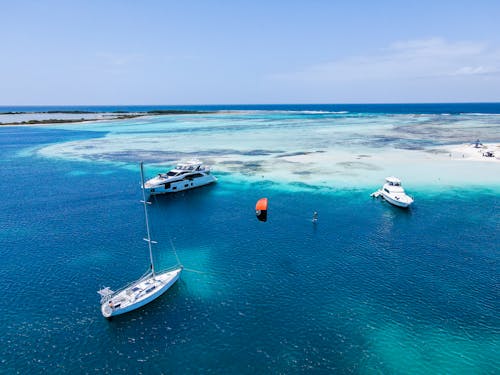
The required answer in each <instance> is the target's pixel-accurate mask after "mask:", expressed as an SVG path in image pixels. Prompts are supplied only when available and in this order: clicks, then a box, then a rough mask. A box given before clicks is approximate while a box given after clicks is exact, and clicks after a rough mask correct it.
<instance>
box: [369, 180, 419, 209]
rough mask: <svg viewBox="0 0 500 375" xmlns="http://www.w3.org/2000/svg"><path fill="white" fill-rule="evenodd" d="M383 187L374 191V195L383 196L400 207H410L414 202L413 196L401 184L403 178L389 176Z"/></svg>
mask: <svg viewBox="0 0 500 375" xmlns="http://www.w3.org/2000/svg"><path fill="white" fill-rule="evenodd" d="M385 181H386V182H385V184H384V186H382V189H380V190H378V191H376V192H374V193H373V194H372V197H375V198H377V197H379V196H382V197H383V198H384V199H385V200H386V201H387V202H389V203H391V204H393V205H395V206H398V207H403V208H406V207H409V206H410V205H411V204H412V203H413V198H412V197H410V196H409V195H407V194H406V193H405V190H404V189H403V187H402V186H401V180H400V179H399V178H396V177H387V178H386V179H385Z"/></svg>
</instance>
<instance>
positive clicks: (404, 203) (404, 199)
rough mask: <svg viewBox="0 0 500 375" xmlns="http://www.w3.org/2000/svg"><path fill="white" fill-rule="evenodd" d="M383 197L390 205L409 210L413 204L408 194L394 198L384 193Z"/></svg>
mask: <svg viewBox="0 0 500 375" xmlns="http://www.w3.org/2000/svg"><path fill="white" fill-rule="evenodd" d="M382 197H383V198H384V199H385V200H386V201H387V202H389V203H390V204H393V205H394V206H397V207H401V208H408V207H410V205H411V204H412V203H413V199H411V198H410V197H409V196H407V195H406V194H403V195H401V194H398V195H395V196H393V195H390V194H387V193H385V192H384V191H382Z"/></svg>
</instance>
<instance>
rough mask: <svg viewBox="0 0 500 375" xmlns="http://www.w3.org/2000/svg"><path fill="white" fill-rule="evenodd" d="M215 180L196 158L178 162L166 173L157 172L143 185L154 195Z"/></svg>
mask: <svg viewBox="0 0 500 375" xmlns="http://www.w3.org/2000/svg"><path fill="white" fill-rule="evenodd" d="M216 181H217V178H216V177H215V176H213V175H212V174H211V173H210V168H209V167H207V166H205V165H203V163H202V162H201V161H199V160H198V159H193V160H189V161H186V162H183V163H179V164H178V165H177V166H176V167H175V168H174V169H172V170H170V171H168V172H167V173H159V174H158V175H157V176H156V177H153V178H151V179H149V180H147V181H146V183H145V184H143V185H144V188H145V189H146V191H147V192H148V193H150V194H152V195H154V194H164V193H176V192H179V191H183V190H188V189H194V188H197V187H200V186H205V185H208V184H211V183H212V182H216Z"/></svg>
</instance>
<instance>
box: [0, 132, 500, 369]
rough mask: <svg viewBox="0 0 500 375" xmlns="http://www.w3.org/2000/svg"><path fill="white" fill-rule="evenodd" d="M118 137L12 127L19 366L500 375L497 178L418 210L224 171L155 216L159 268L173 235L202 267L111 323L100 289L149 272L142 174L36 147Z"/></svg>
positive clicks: (424, 196) (14, 328)
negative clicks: (265, 201)
mask: <svg viewBox="0 0 500 375" xmlns="http://www.w3.org/2000/svg"><path fill="white" fill-rule="evenodd" d="M104 135H105V133H96V132H82V131H76V130H74V131H72V130H62V129H59V130H58V129H47V128H0V146H1V147H0V156H1V157H2V161H3V164H4V166H6V167H4V168H2V169H0V178H1V181H2V183H1V185H0V196H1V197H2V201H1V202H2V203H1V213H2V214H1V215H0V227H1V228H2V231H1V232H0V255H1V257H2V260H3V262H2V267H1V268H0V285H1V289H2V291H3V298H2V299H1V300H0V301H1V302H0V309H1V310H0V311H1V314H0V320H1V324H0V327H1V328H0V359H1V362H2V372H6V373H11V372H16V371H20V372H23V373H41V372H51V373H75V372H103V371H104V372H116V371H127V372H134V373H138V372H144V373H151V372H155V373H160V372H163V373H171V372H174V371H175V372H179V371H182V372H198V373H199V372H214V373H256V372H259V373H263V372H264V373H299V372H308V371H313V370H314V371H316V372H320V373H332V372H338V373H361V374H371V373H415V374H429V373H457V374H458V373H491V374H493V373H498V371H499V362H498V359H497V358H498V352H499V350H500V339H499V337H500V336H499V333H500V332H499V327H500V319H499V316H500V315H499V302H498V301H499V300H500V299H499V297H500V296H499V291H498V281H499V280H498V277H499V272H498V261H499V247H498V244H499V243H500V234H499V233H500V228H499V222H500V215H499V201H500V199H499V195H498V190H497V189H493V188H488V187H487V186H483V187H478V188H474V189H472V188H458V187H455V188H454V189H448V190H446V191H436V190H435V189H429V190H425V189H424V190H422V191H412V193H413V194H414V195H415V196H416V198H417V200H416V203H415V206H414V207H413V208H412V209H411V210H409V211H404V210H400V209H397V208H394V207H392V206H389V205H388V204H386V203H384V202H381V201H378V200H372V199H371V198H369V193H371V191H372V190H371V188H370V187H367V188H365V187H362V186H361V187H359V188H357V189H345V190H342V189H331V190H329V189H324V188H318V189H315V188H313V187H305V188H300V189H297V187H296V186H287V185H286V184H277V183H273V182H270V181H267V180H257V181H254V182H251V181H245V180H241V179H239V178H235V176H233V175H232V174H231V173H220V174H219V175H218V176H219V182H218V184H216V185H214V186H210V187H207V188H202V189H198V190H196V191H190V192H187V193H183V194H178V195H175V196H164V197H158V198H156V199H153V204H152V206H151V210H150V214H151V221H152V223H153V237H154V238H155V239H156V240H158V242H159V244H158V245H157V247H156V248H155V250H156V252H155V254H156V258H157V262H158V266H159V268H162V267H163V268H166V267H168V266H170V265H171V264H173V263H174V262H175V257H174V255H173V252H172V250H171V246H170V239H172V241H173V243H174V245H175V248H176V249H177V252H178V255H179V257H180V258H181V260H182V262H183V263H184V265H185V266H186V267H187V268H190V269H194V270H197V271H199V272H198V273H195V272H184V273H183V275H182V279H181V281H180V282H179V283H177V285H176V286H174V287H173V288H172V289H171V290H170V291H169V292H168V293H167V294H166V295H164V296H163V297H162V298H160V299H159V300H157V301H155V302H153V303H152V304H150V305H148V307H147V308H144V309H142V310H140V311H137V312H133V313H131V314H129V315H126V316H123V317H121V318H117V319H114V320H113V321H111V322H108V321H106V320H105V319H104V318H102V316H101V315H100V311H99V298H98V295H97V293H96V290H97V289H99V288H100V287H101V286H102V285H107V286H110V287H112V288H113V287H115V288H116V287H119V286H121V285H123V284H125V283H126V282H129V281H131V280H133V279H134V278H136V277H137V276H139V275H141V274H142V273H143V272H144V271H145V270H146V269H147V266H148V260H147V247H146V246H144V243H143V241H142V236H143V235H144V223H143V216H142V207H141V205H140V204H139V203H138V200H139V199H140V191H139V171H138V168H135V165H134V164H129V163H126V164H125V166H126V168H123V167H122V165H121V164H119V163H104V162H97V163H89V162H79V161H72V160H64V159H52V158H43V157H40V156H37V154H32V153H29V152H24V150H26V149H30V150H31V149H33V148H37V147H40V146H44V145H47V144H52V143H54V142H65V141H72V140H81V139H90V138H95V137H102V136H104ZM262 196H266V197H268V198H269V202H270V211H269V220H268V222H267V223H261V222H258V221H257V220H256V219H255V215H254V204H255V201H256V200H257V199H258V198H260V197H262ZM315 210H316V211H318V212H319V222H318V223H317V224H316V225H313V224H312V223H311V220H310V219H311V216H312V212H313V211H315Z"/></svg>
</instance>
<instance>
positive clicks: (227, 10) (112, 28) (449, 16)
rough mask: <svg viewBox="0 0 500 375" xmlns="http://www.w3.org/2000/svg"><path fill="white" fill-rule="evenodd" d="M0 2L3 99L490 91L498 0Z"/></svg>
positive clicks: (274, 98)
mask: <svg viewBox="0 0 500 375" xmlns="http://www.w3.org/2000/svg"><path fill="white" fill-rule="evenodd" d="M0 9H1V13H0V36H1V40H2V43H1V44H2V45H1V51H2V52H1V58H0V105H35V104H40V105H50V104H62V105H73V104H86V105H90V104H166V105H168V104H240V103H367V102H370V103H377V102H392V103H398V102H455V101H459V102H463V101H500V1H493V0H492V1H483V0H476V1H460V0H455V1H438V0H435V1H427V0H420V1H417V0H415V1H406V2H405V1H383V0H377V1H368V0H367V1H355V0H352V1H347V0H346V1H333V0H331V1H327V0H325V1H322V0H310V1H306V0H304V1H293V0H288V1H285V0H283V1H273V0H267V1H258V0H254V1H250V0H248V1H238V0H232V1H222V0H221V1H209V0H205V1H201V0H200V1H189V0H186V1H180V0H178V1H169V0H164V1H132V0H121V1H118V0H99V1H93V0H86V1H80V0H73V1H50V0H48V1H24V0H19V1H14V0H11V1H8V0H2V2H1V4H0Z"/></svg>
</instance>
